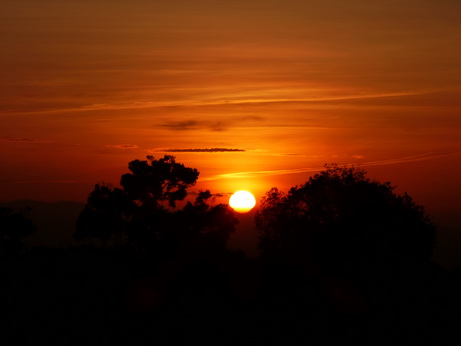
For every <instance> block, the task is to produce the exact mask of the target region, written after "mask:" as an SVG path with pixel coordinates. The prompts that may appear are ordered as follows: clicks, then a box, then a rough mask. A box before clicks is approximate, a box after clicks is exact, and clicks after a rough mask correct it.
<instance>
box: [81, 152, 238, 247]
mask: <svg viewBox="0 0 461 346" xmlns="http://www.w3.org/2000/svg"><path fill="white" fill-rule="evenodd" d="M128 169H129V170H130V172H131V173H127V174H124V175H122V177H121V181H120V185H121V188H113V187H111V186H107V185H101V184H97V185H96V186H95V188H94V190H93V191H92V192H91V193H90V194H89V196H88V201H87V204H86V205H85V207H84V210H83V211H82V213H81V214H80V216H79V218H78V220H77V230H76V232H75V238H76V239H78V240H82V239H88V238H93V239H100V240H102V241H103V242H104V243H109V242H111V241H112V242H113V243H114V244H115V246H116V247H118V246H120V245H121V244H122V243H125V244H126V243H127V242H128V243H130V244H131V245H134V246H136V247H138V248H142V249H143V251H147V252H150V253H154V252H156V253H160V252H165V251H167V252H168V251H170V250H171V249H172V248H174V247H175V246H177V245H178V244H179V243H180V242H181V241H182V240H184V239H185V238H189V239H191V238H194V237H198V236H206V237H210V236H211V237H214V238H215V239H216V240H218V239H219V242H220V244H221V245H222V246H224V243H225V240H226V239H227V238H228V236H229V234H230V233H231V232H233V231H234V228H235V224H236V223H237V219H236V218H235V217H234V214H233V212H232V211H231V210H230V209H229V207H228V206H227V205H223V204H218V205H211V204H209V202H211V201H213V199H214V197H213V195H212V194H211V192H210V191H208V190H206V191H200V192H199V193H198V194H197V196H196V198H195V201H194V202H192V201H188V202H186V203H185V204H184V207H183V208H182V209H179V208H177V202H178V201H183V200H184V199H185V198H186V196H187V193H188V192H187V189H188V188H190V187H191V186H193V185H194V184H195V182H196V181H197V178H198V176H199V172H198V170H197V169H195V168H189V167H185V166H184V165H183V164H181V163H177V162H176V159H175V157H174V156H170V155H165V156H164V157H163V158H160V159H158V160H156V159H155V158H154V157H152V156H148V157H147V160H145V161H140V160H134V161H131V162H130V163H129V165H128ZM169 249H170V250H169Z"/></svg>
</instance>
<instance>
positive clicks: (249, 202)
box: [229, 191, 256, 213]
mask: <svg viewBox="0 0 461 346" xmlns="http://www.w3.org/2000/svg"><path fill="white" fill-rule="evenodd" d="M229 205H230V206H231V207H232V209H234V210H235V211H236V212H238V213H247V212H249V211H250V210H251V209H253V207H254V206H255V205H256V199H255V197H254V196H253V194H252V193H251V192H248V191H237V192H235V193H234V194H233V195H232V196H231V197H230V199H229Z"/></svg>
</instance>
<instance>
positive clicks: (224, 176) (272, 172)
mask: <svg viewBox="0 0 461 346" xmlns="http://www.w3.org/2000/svg"><path fill="white" fill-rule="evenodd" d="M460 154H461V152H455V153H424V154H419V155H413V156H406V157H401V158H393V159H388V160H380V161H369V162H360V163H347V164H345V166H349V167H350V166H355V167H371V166H384V165H394V164H398V163H407V162H417V161H426V160H431V159H436V158H440V157H447V156H454V155H460ZM324 169H325V168H324V167H305V168H293V169H279V170H270V171H252V172H236V173H226V174H218V175H215V176H211V177H205V178H201V179H200V180H201V181H211V180H220V179H232V178H255V177H260V176H274V175H284V174H296V173H308V172H319V171H322V170H324Z"/></svg>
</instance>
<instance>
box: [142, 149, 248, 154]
mask: <svg viewBox="0 0 461 346" xmlns="http://www.w3.org/2000/svg"><path fill="white" fill-rule="evenodd" d="M244 151H245V149H238V148H183V149H174V148H156V149H150V150H149V152H156V153H158V152H162V153H163V152H169V153H225V152H244Z"/></svg>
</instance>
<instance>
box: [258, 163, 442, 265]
mask: <svg viewBox="0 0 461 346" xmlns="http://www.w3.org/2000/svg"><path fill="white" fill-rule="evenodd" d="M325 167H326V169H325V170H324V171H322V172H320V173H319V174H316V175H315V176H313V177H311V178H309V180H308V181H307V182H306V183H305V184H303V185H300V186H295V187H293V188H291V189H290V190H289V192H288V194H284V193H282V192H280V191H279V190H278V189H276V188H273V189H271V190H270V191H269V192H268V193H267V194H266V196H265V197H264V198H263V199H262V201H261V207H260V210H259V212H258V213H257V215H256V220H255V221H256V226H257V228H258V230H259V232H260V234H261V238H260V248H261V251H262V254H263V255H264V256H266V257H273V258H274V256H275V257H277V256H278V257H279V258H291V259H292V260H294V261H297V260H301V258H302V260H305V259H306V258H311V259H312V258H315V259H316V260H320V261H323V262H324V263H325V262H336V263H338V261H339V262H340V261H341V260H345V259H351V258H354V257H358V256H362V257H363V256H365V257H368V258H369V257H375V258H377V257H379V258H390V257H393V256H394V257H395V256H406V257H411V258H414V259H427V258H429V256H430V254H431V251H432V247H433V245H434V242H435V228H434V226H433V225H432V223H431V221H430V220H429V218H428V217H427V215H426V214H425V212H424V210H423V208H422V207H421V206H419V205H417V204H415V203H414V202H413V200H412V198H411V197H410V196H408V195H407V194H404V195H398V194H396V193H395V191H394V190H395V187H394V186H392V185H391V184H390V183H389V182H385V183H379V182H376V181H371V180H370V179H369V178H367V177H366V172H365V171H363V170H361V169H357V168H354V167H352V168H346V167H339V166H338V165H336V164H333V165H326V166H325Z"/></svg>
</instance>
